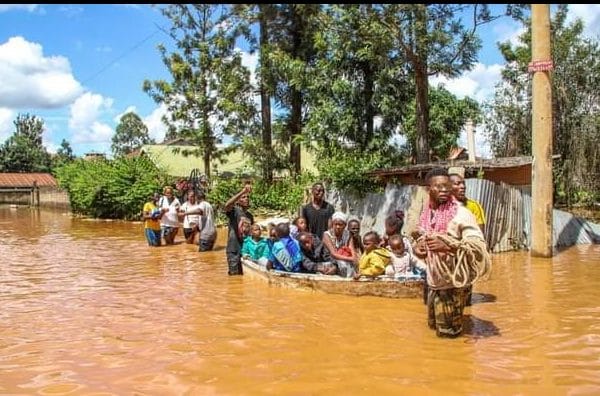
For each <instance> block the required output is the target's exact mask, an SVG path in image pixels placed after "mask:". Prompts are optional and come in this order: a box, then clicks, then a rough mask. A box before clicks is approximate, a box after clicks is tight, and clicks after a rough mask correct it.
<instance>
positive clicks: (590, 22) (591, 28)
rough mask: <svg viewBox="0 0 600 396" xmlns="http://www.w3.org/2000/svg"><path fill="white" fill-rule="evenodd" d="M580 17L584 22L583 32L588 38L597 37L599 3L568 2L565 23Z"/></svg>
mask: <svg viewBox="0 0 600 396" xmlns="http://www.w3.org/2000/svg"><path fill="white" fill-rule="evenodd" d="M576 18H581V20H582V21H583V22H584V24H585V30H584V32H583V34H584V35H585V36H587V37H590V38H598V36H599V35H600V5H599V4H569V15H568V16H567V20H566V22H567V23H571V22H573V21H574V20H575V19H576Z"/></svg>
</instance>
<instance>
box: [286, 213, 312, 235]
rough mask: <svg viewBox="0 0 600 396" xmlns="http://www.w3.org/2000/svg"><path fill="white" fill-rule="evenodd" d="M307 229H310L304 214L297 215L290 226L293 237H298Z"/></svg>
mask: <svg viewBox="0 0 600 396" xmlns="http://www.w3.org/2000/svg"><path fill="white" fill-rule="evenodd" d="M305 231H308V226H307V224H306V219H305V218H304V217H302V216H298V217H296V218H295V219H294V220H293V221H292V225H291V226H290V235H291V236H292V238H294V239H298V235H300V233H301V232H305Z"/></svg>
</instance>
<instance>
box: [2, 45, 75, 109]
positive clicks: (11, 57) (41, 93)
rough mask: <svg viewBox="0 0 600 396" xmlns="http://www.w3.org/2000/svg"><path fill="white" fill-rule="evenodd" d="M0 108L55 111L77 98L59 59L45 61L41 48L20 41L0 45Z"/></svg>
mask: <svg viewBox="0 0 600 396" xmlns="http://www.w3.org/2000/svg"><path fill="white" fill-rule="evenodd" d="M0 81H2V84H0V107H7V108H10V109H19V108H42V109H48V108H58V107H62V106H65V105H67V104H69V103H71V102H72V101H73V99H75V98H76V97H77V96H78V95H80V94H81V91H82V88H81V85H80V84H79V82H78V81H77V80H75V78H74V77H73V75H72V74H71V66H70V64H69V60H68V59H67V58H65V57H63V56H50V57H45V56H44V54H43V50H42V46H41V45H39V44H36V43H31V42H29V41H27V40H25V39H24V38H23V37H20V36H17V37H11V38H10V39H8V41H7V42H6V43H4V44H0Z"/></svg>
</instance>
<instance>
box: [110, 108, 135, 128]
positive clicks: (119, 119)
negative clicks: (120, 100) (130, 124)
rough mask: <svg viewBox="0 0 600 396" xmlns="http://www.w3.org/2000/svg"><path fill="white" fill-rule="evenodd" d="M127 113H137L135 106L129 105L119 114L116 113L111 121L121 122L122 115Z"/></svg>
mask: <svg viewBox="0 0 600 396" xmlns="http://www.w3.org/2000/svg"><path fill="white" fill-rule="evenodd" d="M127 113H136V114H137V109H136V107H135V106H129V107H127V108H126V109H125V111H123V112H122V113H120V114H117V115H116V116H115V117H113V121H114V123H115V124H118V123H119V122H121V117H123V116H124V115H125V114H127Z"/></svg>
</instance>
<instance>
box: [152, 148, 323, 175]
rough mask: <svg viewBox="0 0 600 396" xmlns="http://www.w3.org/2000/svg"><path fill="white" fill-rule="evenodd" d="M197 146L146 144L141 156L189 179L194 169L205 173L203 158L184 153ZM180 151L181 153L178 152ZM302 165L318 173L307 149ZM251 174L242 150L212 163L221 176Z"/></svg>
mask: <svg viewBox="0 0 600 396" xmlns="http://www.w3.org/2000/svg"><path fill="white" fill-rule="evenodd" d="M194 149H196V147H195V146H187V145H183V146H182V145H167V144H146V145H144V146H142V147H141V149H140V154H145V155H147V156H148V157H149V158H150V159H151V160H152V162H154V163H155V164H156V165H157V166H158V167H160V168H162V169H164V170H165V171H166V172H167V173H168V174H169V175H170V176H176V177H188V176H189V175H190V174H191V173H192V171H193V170H194V169H198V170H199V171H200V172H201V173H206V172H205V171H204V161H203V159H202V158H201V157H196V156H194V155H188V156H187V157H186V156H185V155H184V154H183V153H182V151H184V150H194ZM177 150H179V152H176V151H177ZM300 155H301V159H300V160H301V163H302V167H303V169H306V170H308V171H310V172H313V173H316V168H315V165H314V163H315V159H314V157H313V156H312V154H311V153H309V152H307V151H306V150H305V149H302V150H301V153H300ZM226 172H227V173H229V172H231V173H234V174H235V173H237V172H241V173H251V172H252V169H251V167H250V164H249V161H248V160H247V158H246V157H245V156H244V153H243V152H242V151H241V150H239V149H238V150H235V151H233V152H231V153H229V154H228V155H227V156H226V157H225V159H224V161H223V162H220V161H212V162H211V173H212V174H214V175H219V174H223V173H226Z"/></svg>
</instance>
